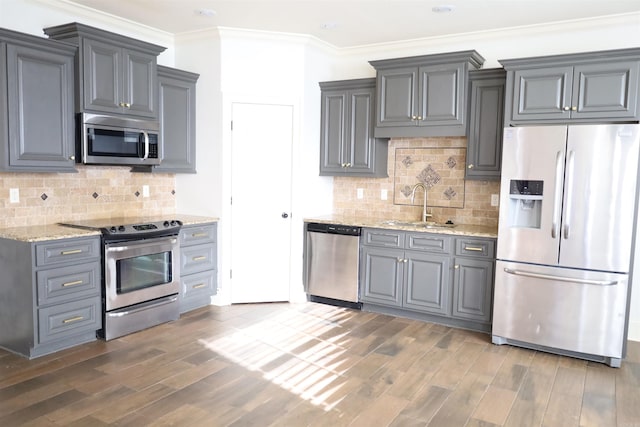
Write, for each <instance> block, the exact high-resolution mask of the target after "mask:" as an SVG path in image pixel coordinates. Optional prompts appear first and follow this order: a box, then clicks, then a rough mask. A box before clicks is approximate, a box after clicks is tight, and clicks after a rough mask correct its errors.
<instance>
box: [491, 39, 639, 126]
mask: <svg viewBox="0 0 640 427" xmlns="http://www.w3.org/2000/svg"><path fill="white" fill-rule="evenodd" d="M500 63H501V64H502V65H503V66H504V68H505V69H506V70H507V89H506V91H507V92H506V114H505V125H507V126H517V125H521V124H530V123H540V124H543V123H560V122H598V121H607V122H615V121H630V120H638V119H640V109H639V108H638V78H639V71H640V49H621V50H612V51H603V52H592V53H581V54H571V55H556V56H547V57H537V58H522V59H512V60H502V61H500Z"/></svg>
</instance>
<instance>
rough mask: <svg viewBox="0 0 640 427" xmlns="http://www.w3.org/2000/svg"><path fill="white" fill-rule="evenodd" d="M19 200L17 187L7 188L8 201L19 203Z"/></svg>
mask: <svg viewBox="0 0 640 427" xmlns="http://www.w3.org/2000/svg"><path fill="white" fill-rule="evenodd" d="M19 202H20V190H18V189H17V188H10V189H9V203H19Z"/></svg>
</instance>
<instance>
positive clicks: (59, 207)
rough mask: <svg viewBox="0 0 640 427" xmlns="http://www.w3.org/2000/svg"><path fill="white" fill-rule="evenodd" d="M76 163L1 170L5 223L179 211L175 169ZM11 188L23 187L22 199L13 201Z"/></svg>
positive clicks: (0, 211) (1, 222)
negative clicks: (65, 169) (70, 167)
mask: <svg viewBox="0 0 640 427" xmlns="http://www.w3.org/2000/svg"><path fill="white" fill-rule="evenodd" d="M76 168H77V169H78V173H0V228H3V227H19V226H30V225H44V224H52V223H57V222H64V221H70V220H81V219H96V218H108V217H116V216H123V215H124V216H136V215H169V214H173V213H175V211H176V202H175V194H173V193H172V192H174V190H175V179H174V175H173V174H154V175H153V176H151V175H149V174H143V173H131V172H129V168H128V167H121V166H120V167H115V166H114V167H111V166H84V165H77V166H76ZM143 185H148V186H149V197H143V196H142V186H143ZM10 188H17V189H18V190H19V192H20V202H19V203H10V201H9V189H10ZM136 192H138V193H139V195H138V196H136V194H135V193H136ZM94 193H96V194H97V195H98V197H95V198H94V197H93V194H94ZM43 195H46V198H45V199H43V197H42V196H43Z"/></svg>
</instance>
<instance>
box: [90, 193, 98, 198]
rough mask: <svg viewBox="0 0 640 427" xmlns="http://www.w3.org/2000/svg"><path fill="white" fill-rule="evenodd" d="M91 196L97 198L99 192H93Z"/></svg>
mask: <svg viewBox="0 0 640 427" xmlns="http://www.w3.org/2000/svg"><path fill="white" fill-rule="evenodd" d="M91 196H93V198H94V199H97V198H98V196H99V194H98V193H93V194H92V195H91Z"/></svg>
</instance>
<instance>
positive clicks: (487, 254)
mask: <svg viewBox="0 0 640 427" xmlns="http://www.w3.org/2000/svg"><path fill="white" fill-rule="evenodd" d="M455 254H456V256H455V258H454V261H453V263H454V267H453V268H454V273H453V307H452V313H451V315H452V316H453V317H456V318H460V319H468V320H473V321H478V322H483V323H490V322H491V305H492V301H493V277H494V275H493V269H494V265H495V241H494V240H491V239H474V238H463V237H458V238H456V249H455Z"/></svg>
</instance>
